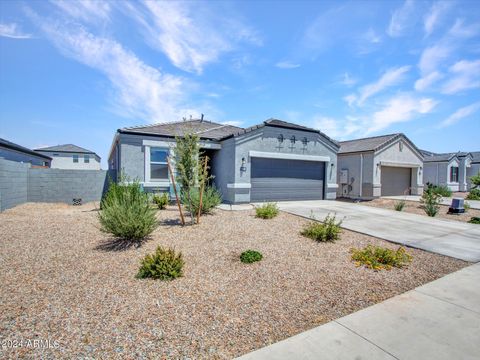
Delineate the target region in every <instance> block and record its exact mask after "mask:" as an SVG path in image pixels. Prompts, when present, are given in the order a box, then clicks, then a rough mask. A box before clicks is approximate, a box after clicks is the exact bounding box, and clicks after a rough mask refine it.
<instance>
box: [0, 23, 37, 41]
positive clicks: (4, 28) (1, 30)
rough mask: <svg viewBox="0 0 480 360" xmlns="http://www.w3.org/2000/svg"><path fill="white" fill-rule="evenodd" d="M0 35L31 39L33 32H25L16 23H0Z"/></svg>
mask: <svg viewBox="0 0 480 360" xmlns="http://www.w3.org/2000/svg"><path fill="white" fill-rule="evenodd" d="M0 36H3V37H8V38H11V39H31V38H32V35H31V34H26V33H23V32H22V31H21V30H20V29H19V28H18V25H17V24H15V23H10V24H0Z"/></svg>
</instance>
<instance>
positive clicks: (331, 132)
mask: <svg viewBox="0 0 480 360" xmlns="http://www.w3.org/2000/svg"><path fill="white" fill-rule="evenodd" d="M307 125H309V126H311V127H313V128H314V129H318V130H320V131H322V132H323V133H325V134H327V135H328V136H330V137H332V138H334V139H339V140H344V139H347V138H348V137H349V136H351V135H352V134H354V133H357V132H359V131H360V130H361V129H362V125H361V123H360V122H359V119H358V118H354V117H349V116H347V117H346V119H342V120H339V119H334V118H332V117H328V116H323V115H316V116H314V117H313V120H312V122H311V123H309V124H307Z"/></svg>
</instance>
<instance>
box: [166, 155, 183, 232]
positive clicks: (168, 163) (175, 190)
mask: <svg viewBox="0 0 480 360" xmlns="http://www.w3.org/2000/svg"><path fill="white" fill-rule="evenodd" d="M167 165H168V171H169V172H170V178H171V179H172V184H173V191H174V192H175V199H176V200H177V205H178V211H180V218H181V219H182V225H183V226H185V219H184V217H183V212H182V206H181V205H180V200H179V199H178V194H177V185H176V184H175V177H174V176H173V171H172V167H171V166H170V158H168V157H167Z"/></svg>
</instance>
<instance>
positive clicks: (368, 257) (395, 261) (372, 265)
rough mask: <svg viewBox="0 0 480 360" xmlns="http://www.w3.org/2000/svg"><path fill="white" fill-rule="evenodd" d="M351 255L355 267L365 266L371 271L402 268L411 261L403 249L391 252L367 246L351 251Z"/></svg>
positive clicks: (378, 247)
mask: <svg viewBox="0 0 480 360" xmlns="http://www.w3.org/2000/svg"><path fill="white" fill-rule="evenodd" d="M351 253H352V260H353V261H355V265H356V266H361V265H365V266H366V267H367V268H369V269H373V270H381V269H386V270H390V269H391V268H392V267H397V268H402V267H404V266H405V265H407V264H408V263H409V262H411V261H412V256H411V255H410V254H409V253H407V252H406V251H405V249H404V248H403V247H399V248H398V249H397V250H391V249H387V248H383V247H381V246H372V245H368V246H366V247H364V248H363V249H351Z"/></svg>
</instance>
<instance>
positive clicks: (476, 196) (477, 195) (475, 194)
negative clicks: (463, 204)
mask: <svg viewBox="0 0 480 360" xmlns="http://www.w3.org/2000/svg"><path fill="white" fill-rule="evenodd" d="M465 199H467V200H480V189H472V190H470V192H469V193H468V195H467V196H466V197H465Z"/></svg>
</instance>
